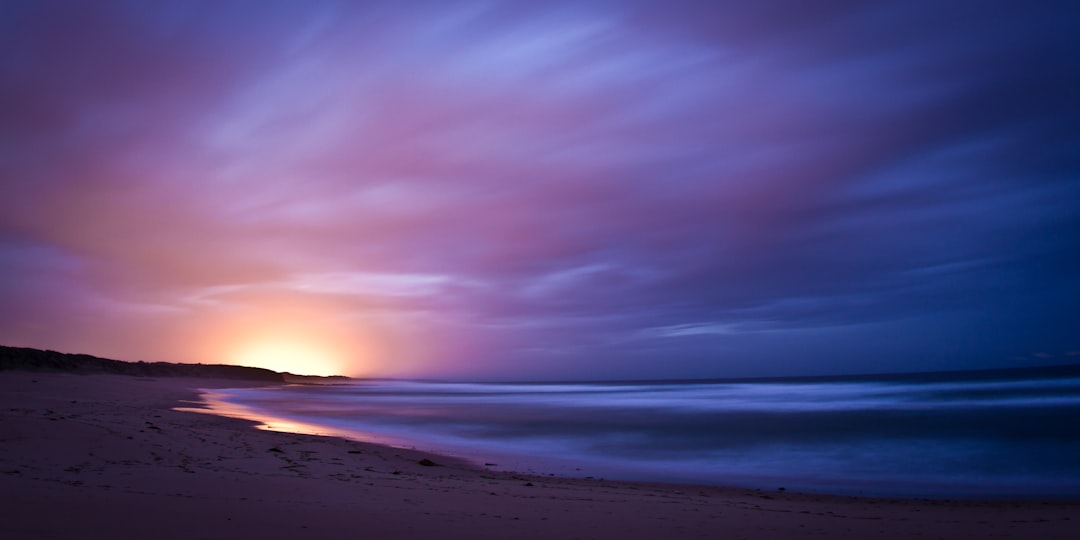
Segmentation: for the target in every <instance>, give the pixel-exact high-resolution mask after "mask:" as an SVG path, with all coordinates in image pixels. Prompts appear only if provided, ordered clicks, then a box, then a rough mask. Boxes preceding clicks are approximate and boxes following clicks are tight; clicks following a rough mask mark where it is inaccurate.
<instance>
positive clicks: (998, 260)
mask: <svg viewBox="0 0 1080 540" xmlns="http://www.w3.org/2000/svg"><path fill="white" fill-rule="evenodd" d="M1075 15H1076V9H1075V8H1074V7H1072V6H1071V5H1069V4H1064V3H1062V4H1060V5H1057V4H1044V5H1041V6H1039V7H1038V8H1033V7H1031V6H1028V5H1020V4H1018V3H1017V4H1015V5H1014V3H1011V2H992V3H990V4H981V5H980V6H978V10H977V11H976V10H973V9H970V8H968V9H963V8H962V7H960V6H953V7H948V8H943V7H941V6H937V5H934V4H920V3H911V2H890V3H885V4H881V3H879V4H874V5H866V4H863V3H850V2H830V3H826V4H823V5H816V6H814V7H813V8H810V7H808V6H803V5H802V4H799V3H788V2H772V3H761V4H755V6H753V7H742V8H739V7H734V6H727V5H717V4H716V3H713V2H700V3H699V2H676V3H670V2H668V3H658V2H657V3H654V2H641V3H608V2H585V3H580V2H575V3H554V4H552V3H547V4H543V5H533V4H529V3H518V2H495V3H469V2H465V3H453V4H452V5H448V4H444V3H431V4H427V5H420V4H415V3H410V4H409V5H407V6H406V5H398V4H395V3H365V4H337V3H330V2H327V3H320V4H317V5H314V6H313V5H310V4H305V5H303V6H301V5H299V4H295V3H289V2H282V3H263V2H260V3H247V2H224V3H222V2H208V3H190V2H185V3H166V4H155V5H153V6H150V5H147V6H144V5H142V4H130V3H123V2H98V3H93V4H85V3H78V2H39V3H33V4H19V3H9V4H5V5H4V7H3V9H2V10H0V34H2V35H4V36H7V37H6V38H5V40H6V44H7V45H6V46H5V47H4V48H3V52H0V55H2V61H0V75H2V80H3V81H4V83H3V86H2V87H0V118H3V120H2V121H0V175H2V178H3V180H2V182H3V187H4V192H5V197H4V198H3V200H2V201H0V210H2V212H0V260H4V261H6V262H5V265H4V267H3V268H2V269H0V278H2V283H3V287H2V288H0V291H2V292H3V300H4V301H3V302H2V305H0V322H2V324H0V341H2V342H4V343H7V344H12V345H27V346H38V347H49V348H57V349H64V350H71V351H84V352H91V353H97V354H108V355H113V356H117V357H122V358H148V359H149V358H153V359H162V360H182V361H241V360H242V361H248V362H259V361H260V359H259V357H258V355H255V354H254V353H249V352H243V351H251V350H259V351H266V350H268V349H271V348H273V347H278V349H279V350H283V351H284V350H288V351H294V352H295V354H297V355H303V354H309V353H310V355H311V359H301V360H297V361H298V362H300V363H301V364H302V365H304V364H303V362H308V363H307V364H306V365H307V367H308V369H309V370H314V371H330V370H343V371H348V372H350V373H358V374H359V373H370V374H380V375H402V376H410V375H425V376H453V377H501V378H513V377H549V378H564V377H588V378H633V377H690V376H723V375H749V374H785V373H827V372H838V371H888V370H916V369H928V368H937V367H948V368H959V367H981V366H986V367H991V366H1004V365H1010V364H1014V363H1016V361H1015V360H1014V358H1015V357H1018V356H1024V355H1027V354H1030V353H1031V351H1045V352H1046V353H1047V354H1055V355H1056V356H1055V357H1064V356H1065V354H1066V351H1070V350H1075V349H1076V347H1078V346H1080V344H1077V343H1076V341H1075V339H1076V338H1075V337H1074V336H1075V335H1080V332H1078V330H1080V329H1078V328H1076V325H1075V324H1073V323H1072V322H1070V321H1071V320H1072V319H1071V318H1070V317H1069V315H1068V313H1069V312H1068V311H1066V310H1070V309H1071V308H1070V307H1069V306H1071V305H1074V304H1075V303H1076V301H1077V300H1078V299H1080V298H1078V297H1080V287H1078V283H1077V279H1076V278H1077V276H1078V275H1080V264H1078V263H1080V258H1078V256H1077V255H1076V253H1080V250H1078V249H1077V248H1080V245H1078V244H1080V239H1078V236H1077V234H1076V232H1075V231H1077V230H1080V227H1078V225H1080V223H1078V221H1077V217H1076V216H1080V203H1078V201H1080V187H1078V183H1077V170H1078V168H1077V167H1078V161H1077V158H1076V157H1075V156H1077V155H1080V154H1078V153H1077V148H1078V146H1080V145H1078V142H1080V141H1078V138H1077V135H1076V130H1075V126H1076V125H1078V120H1080V118H1078V117H1080V108H1078V107H1077V103H1076V96H1075V92H1073V91H1072V89H1073V88H1076V87H1077V84H1078V83H1080V68H1078V64H1077V61H1076V58H1080V55H1078V54H1077V53H1080V51H1078V50H1077V49H1078V47H1077V45H1076V44H1075V40H1074V39H1071V36H1072V35H1075V33H1076V31H1077V30H1080V29H1078V28H1076V26H1077V25H1076V23H1075V22H1072V21H1075V20H1077V17H1076V16H1075ZM133 336H134V337H133ZM274 336H278V337H280V338H281V339H280V340H279V341H274V339H271V338H272V337H274ZM260 340H262V341H260ZM267 343H270V344H269V345H267ZM275 343H277V345H274V344H275ZM304 351H307V352H306V353H305V352H304ZM293 369H294V370H299V369H301V368H293Z"/></svg>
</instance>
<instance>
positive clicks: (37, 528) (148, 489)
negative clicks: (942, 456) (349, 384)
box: [0, 372, 1080, 540]
mask: <svg viewBox="0 0 1080 540" xmlns="http://www.w3.org/2000/svg"><path fill="white" fill-rule="evenodd" d="M237 384H238V383H236V382H235V381H212V380H206V379H179V378H178V379H164V378H163V379H139V378H134V377H127V376H120V375H66V374H38V373H15V372H3V373H0V499H2V500H0V513H2V514H0V517H2V519H0V538H5V539H12V540H16V539H34V538H42V539H49V538H109V539H123V538H139V539H142V538H159V539H167V538H176V539H184V540H193V539H214V538H223V539H224V538H227V539H233V540H234V539H237V538H260V539H276V538H280V539H290V540H296V539H307V538H312V539H314V538H319V539H335V538H350V539H373V538H374V539H378V538H438V539H455V538H461V539H484V538H492V539H495V538H498V539H504V538H514V539H531V538H537V539H540V538H543V539H554V538H558V539H567V540H571V539H575V538H579V539H592V538H619V539H637V538H725V539H739V538H804V537H824V538H836V537H850V538H868V537H875V538H920V539H926V538H931V539H933V538H950V539H951V538H980V539H981V538H1070V539H1075V538H1080V503H1078V502H1040V501H1019V502H1006V501H931V500H898V499H870V498H855V497H836V496H824V495H806V494H797V493H790V492H779V491H755V490H746V489H734V488H720V487H711V486H692V485H663V484H646V483H633V482H616V481H606V480H585V479H567V478H556V477H537V476H527V475H522V474H514V473H506V472H492V471H487V470H484V468H483V466H482V465H480V466H476V465H471V464H468V463H465V462H461V461H455V460H453V459H449V458H445V457H442V456H437V455H431V454H425V453H423V452H418V451H413V450H403V449H397V448H391V447H385V446H379V445H374V444H367V443H362V442H356V441H350V440H345V439H337V438H332V437H319V436H314V435H300V434H292V433H279V432H270V431H264V430H258V429H255V427H254V424H253V423H252V422H248V421H245V420H239V419H233V418H224V417H218V416H213V415H208V414H199V413H194V412H183V411H177V410H173V408H174V407H192V406H194V405H193V403H192V402H194V401H197V399H198V397H197V392H196V390H195V389H197V388H213V387H219V388H220V387H228V386H236V385H237ZM240 384H243V383H240ZM422 459H430V460H432V461H434V462H436V463H437V464H438V466H424V465H421V464H420V463H418V462H419V461H420V460H422Z"/></svg>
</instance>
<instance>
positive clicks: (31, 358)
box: [0, 345, 350, 384]
mask: <svg viewBox="0 0 1080 540" xmlns="http://www.w3.org/2000/svg"><path fill="white" fill-rule="evenodd" d="M0 371H32V372H62V373H77V374H84V375H89V374H113V375H128V376H133V377H195V378H205V379H230V380H244V381H262V382H267V383H278V384H327V383H333V382H343V381H348V380H350V378H349V377H345V376H341V375H338V376H333V377H320V376H314V375H295V374H292V373H279V372H277V371H273V370H269V369H264V368H257V367H249V366H234V365H228V364H179V363H171V362H142V361H139V362H125V361H122V360H113V359H110V358H100V357H97V356H92V355H89V354H69V353H62V352H57V351H50V350H41V349H32V348H28V347H8V346H4V345H0Z"/></svg>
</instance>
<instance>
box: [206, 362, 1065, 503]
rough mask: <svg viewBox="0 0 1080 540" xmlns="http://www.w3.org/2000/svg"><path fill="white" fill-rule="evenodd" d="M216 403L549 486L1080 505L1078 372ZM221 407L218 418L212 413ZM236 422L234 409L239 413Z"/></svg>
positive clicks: (305, 395) (274, 423) (266, 395)
mask: <svg viewBox="0 0 1080 540" xmlns="http://www.w3.org/2000/svg"><path fill="white" fill-rule="evenodd" d="M1016 373H1019V374H1022V375H1020V376H1018V375H1016V374H1013V375H1010V376H1000V377H987V376H982V377H973V378H970V379H965V378H963V377H962V376H947V377H943V376H937V377H917V376H915V377H910V376H909V377H895V376H894V377H878V378H873V377H870V378H861V379H858V378H856V379H851V378H848V379H835V380H829V379H806V380H783V379H776V380H759V381H741V382H740V381H681V382H634V383H461V382H424V381H401V380H359V381H355V382H352V383H348V384H341V385H333V386H302V385H289V386H283V387H277V388H248V389H229V390H214V391H212V392H210V393H209V394H208V399H209V401H210V403H211V404H212V405H213V406H214V408H216V409H218V410H221V411H224V410H225V409H230V410H231V413H232V414H239V415H241V416H247V417H249V418H255V419H258V420H260V421H261V422H263V423H265V424H266V425H267V427H269V428H270V429H281V430H289V431H304V432H309V433H323V434H329V435H338V436H346V437H351V438H355V439H359V440H364V441H372V442H379V443H384V444H391V445H397V446H406V447H412V448H417V449H421V450H428V451H432V452H437V453H443V454H448V455H453V456H460V457H464V458H466V459H469V460H471V461H473V462H476V463H477V464H478V465H482V466H487V467H491V468H501V469H511V470H517V471H522V472H531V473H536V474H558V475H567V476H578V477H586V476H592V477H604V478H612V479H626V480H647V481H661V482H689V483H705V484H717V485H736V486H745V487H753V488H760V489H779V488H781V487H783V488H785V489H788V490H801V491H812V492H825V493H837V494H852V495H878V496H908V497H991V498H994V497H1047V498H1056V497H1066V498H1077V497H1080V373H1078V372H1077V371H1076V370H1072V371H1069V372H1067V373H1065V374H1064V375H1062V374H1061V373H1057V374H1056V375H1053V376H1047V375H1040V372H1038V371H1035V372H1028V371H1023V372H1016ZM214 404H216V405H214ZM225 412H228V411H225Z"/></svg>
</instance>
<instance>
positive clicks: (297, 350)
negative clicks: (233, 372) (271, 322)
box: [226, 336, 355, 376]
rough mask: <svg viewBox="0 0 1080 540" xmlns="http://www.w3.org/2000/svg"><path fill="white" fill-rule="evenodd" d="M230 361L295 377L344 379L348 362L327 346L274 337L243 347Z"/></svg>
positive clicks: (237, 350)
mask: <svg viewBox="0 0 1080 540" xmlns="http://www.w3.org/2000/svg"><path fill="white" fill-rule="evenodd" d="M226 358H227V361H228V363H230V364H236V365H241V366H251V367H261V368H266V369H271V370H274V371H281V372H289V373H292V374H294V375H322V376H326V375H341V374H342V372H343V371H344V366H345V365H346V362H345V359H344V358H341V357H340V355H338V354H336V353H335V352H334V351H331V350H330V349H329V348H327V347H325V346H322V345H319V344H315V343H311V342H305V341H300V340H291V339H288V338H284V339H283V338H275V337H270V336H268V337H265V338H255V339H254V340H252V341H250V342H246V343H243V344H241V345H239V346H237V347H236V350H235V351H234V352H232V353H229V354H227V355H226ZM354 370H355V368H354Z"/></svg>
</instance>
